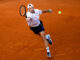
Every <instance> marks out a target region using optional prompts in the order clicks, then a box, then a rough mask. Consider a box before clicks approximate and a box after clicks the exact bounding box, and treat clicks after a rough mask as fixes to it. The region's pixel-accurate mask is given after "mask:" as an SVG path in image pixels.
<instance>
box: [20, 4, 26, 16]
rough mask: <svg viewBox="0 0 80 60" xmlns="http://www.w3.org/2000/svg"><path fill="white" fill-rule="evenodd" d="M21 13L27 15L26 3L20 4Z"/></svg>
mask: <svg viewBox="0 0 80 60" xmlns="http://www.w3.org/2000/svg"><path fill="white" fill-rule="evenodd" d="M19 13H20V15H21V16H26V7H25V6H24V5H21V6H20V8H19Z"/></svg>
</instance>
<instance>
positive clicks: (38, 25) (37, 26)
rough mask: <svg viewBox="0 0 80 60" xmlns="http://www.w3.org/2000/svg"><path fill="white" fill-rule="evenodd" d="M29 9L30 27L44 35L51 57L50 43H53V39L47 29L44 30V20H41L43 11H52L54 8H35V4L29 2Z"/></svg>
mask: <svg viewBox="0 0 80 60" xmlns="http://www.w3.org/2000/svg"><path fill="white" fill-rule="evenodd" d="M27 8H28V11H27V13H26V16H27V17H26V21H27V23H28V25H29V27H30V29H31V30H32V31H33V32H34V33H35V34H38V35H39V36H41V37H42V39H43V41H44V43H45V47H46V50H47V56H48V57H51V53H50V50H49V46H48V43H49V44H50V45H52V40H51V38H50V35H49V34H48V35H45V30H44V26H43V23H42V21H41V20H40V15H41V14H42V13H51V12H52V10H51V9H48V10H39V9H34V6H33V4H28V6H27Z"/></svg>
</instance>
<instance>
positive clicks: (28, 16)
mask: <svg viewBox="0 0 80 60" xmlns="http://www.w3.org/2000/svg"><path fill="white" fill-rule="evenodd" d="M26 16H27V17H26V20H27V21H30V20H32V15H31V13H29V12H27V14H26Z"/></svg>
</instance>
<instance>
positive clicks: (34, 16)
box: [26, 9, 42, 27]
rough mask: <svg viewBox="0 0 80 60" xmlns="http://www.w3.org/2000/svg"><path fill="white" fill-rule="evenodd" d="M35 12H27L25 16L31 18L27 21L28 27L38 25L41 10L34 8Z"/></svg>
mask: <svg viewBox="0 0 80 60" xmlns="http://www.w3.org/2000/svg"><path fill="white" fill-rule="evenodd" d="M34 11H35V13H31V12H29V11H28V12H27V13H26V16H27V18H31V20H29V21H28V25H29V26H30V27H36V26H39V24H40V20H39V18H40V14H42V10H39V9H34Z"/></svg>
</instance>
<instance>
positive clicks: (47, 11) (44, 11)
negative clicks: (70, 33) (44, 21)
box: [42, 9, 52, 13]
mask: <svg viewBox="0 0 80 60" xmlns="http://www.w3.org/2000/svg"><path fill="white" fill-rule="evenodd" d="M51 12H52V9H48V10H42V13H51Z"/></svg>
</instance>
